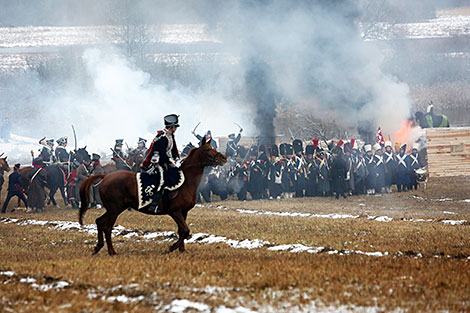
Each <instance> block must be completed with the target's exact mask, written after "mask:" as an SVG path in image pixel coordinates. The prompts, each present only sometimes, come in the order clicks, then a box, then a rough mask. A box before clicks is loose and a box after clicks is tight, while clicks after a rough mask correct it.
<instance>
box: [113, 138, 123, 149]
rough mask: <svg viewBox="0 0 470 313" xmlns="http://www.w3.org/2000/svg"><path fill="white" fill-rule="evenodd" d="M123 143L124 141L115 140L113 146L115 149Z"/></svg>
mask: <svg viewBox="0 0 470 313" xmlns="http://www.w3.org/2000/svg"><path fill="white" fill-rule="evenodd" d="M123 142H124V139H116V143H115V144H114V145H115V146H116V147H122V143H123Z"/></svg>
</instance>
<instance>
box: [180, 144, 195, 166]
mask: <svg viewBox="0 0 470 313" xmlns="http://www.w3.org/2000/svg"><path fill="white" fill-rule="evenodd" d="M198 149H199V147H193V148H191V150H189V153H188V155H187V156H185V157H184V159H183V164H184V163H186V161H187V160H188V159H190V158H191V157H192V156H193V154H194V153H196V151H197V150H198Z"/></svg>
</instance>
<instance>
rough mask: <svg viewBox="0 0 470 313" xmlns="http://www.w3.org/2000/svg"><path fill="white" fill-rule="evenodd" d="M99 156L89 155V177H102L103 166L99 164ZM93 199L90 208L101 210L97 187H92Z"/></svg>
mask: <svg viewBox="0 0 470 313" xmlns="http://www.w3.org/2000/svg"><path fill="white" fill-rule="evenodd" d="M100 159H101V156H100V155H99V154H96V153H92V155H91V169H90V176H91V175H102V174H104V169H103V166H102V165H101V162H100ZM92 188H93V197H92V198H93V199H92V201H91V207H92V208H94V207H96V208H98V209H99V208H101V206H102V205H103V203H102V202H101V197H100V192H99V186H93V187H92Z"/></svg>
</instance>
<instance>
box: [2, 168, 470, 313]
mask: <svg viewBox="0 0 470 313" xmlns="http://www.w3.org/2000/svg"><path fill="white" fill-rule="evenodd" d="M469 180H470V179H469V178H465V177H461V178H457V179H455V178H454V179H447V180H445V179H441V180H439V181H436V180H434V181H431V182H430V184H429V185H428V189H427V190H426V191H425V192H423V191H419V192H409V193H401V194H398V193H395V194H392V195H383V196H381V195H379V196H369V197H366V196H363V197H352V198H349V199H347V200H334V199H320V198H304V199H292V200H275V201H247V202H238V201H225V202H216V203H211V204H204V205H202V206H197V207H196V208H194V209H193V210H192V211H191V212H190V214H189V217H188V220H189V223H190V228H191V232H192V234H193V238H192V239H190V241H189V243H188V244H187V245H186V250H187V251H186V252H185V253H183V254H180V253H179V252H173V253H171V254H170V253H168V252H167V250H168V246H169V245H170V243H171V242H173V241H174V240H175V238H174V234H172V233H170V232H174V231H175V230H176V225H175V224H174V222H173V221H172V220H171V219H170V218H169V217H165V216H164V217H155V216H147V215H144V214H141V213H137V212H134V211H126V212H124V213H123V214H122V215H121V216H120V217H119V219H118V221H117V224H118V225H120V227H118V228H117V231H116V232H115V233H114V235H113V238H114V245H115V249H116V251H117V252H118V255H117V256H113V257H110V256H108V255H107V253H106V251H105V249H103V251H101V252H100V253H99V254H98V255H96V256H91V252H92V249H93V246H94V245H95V243H96V236H95V235H94V233H93V228H92V225H90V226H89V227H86V228H79V227H78V225H77V224H76V222H77V214H78V213H77V211H76V210H72V209H70V208H66V209H56V208H46V212H45V213H44V214H26V213H23V212H21V211H15V212H10V213H7V214H4V215H2V216H0V311H1V312H124V311H126V312H151V311H164V312H250V311H261V312H338V311H339V312H350V311H355V312H356V311H357V312H382V311H387V312H388V311H394V312H403V311H409V312H415V311H420V312H432V311H436V312H437V311H449V312H463V311H469V310H470V200H467V199H470V184H469ZM4 197H5V195H2V199H4ZM466 200H467V201H466ZM11 208H14V205H11V206H10V209H11ZM102 212H103V209H99V210H90V211H88V213H87V215H86V216H85V224H94V220H95V218H96V217H98V216H99V215H100V214H102ZM37 221H43V222H42V223H38V222H37ZM46 221H49V222H48V223H47V222H46ZM65 221H72V222H74V223H68V224H66V223H60V222H65Z"/></svg>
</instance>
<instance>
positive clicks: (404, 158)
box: [397, 144, 410, 192]
mask: <svg viewBox="0 0 470 313" xmlns="http://www.w3.org/2000/svg"><path fill="white" fill-rule="evenodd" d="M409 185H410V158H409V156H408V155H407V154H406V144H404V145H403V146H402V147H401V148H400V153H399V154H397V189H398V192H401V191H402V188H403V191H406V190H407V188H408V186H409Z"/></svg>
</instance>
